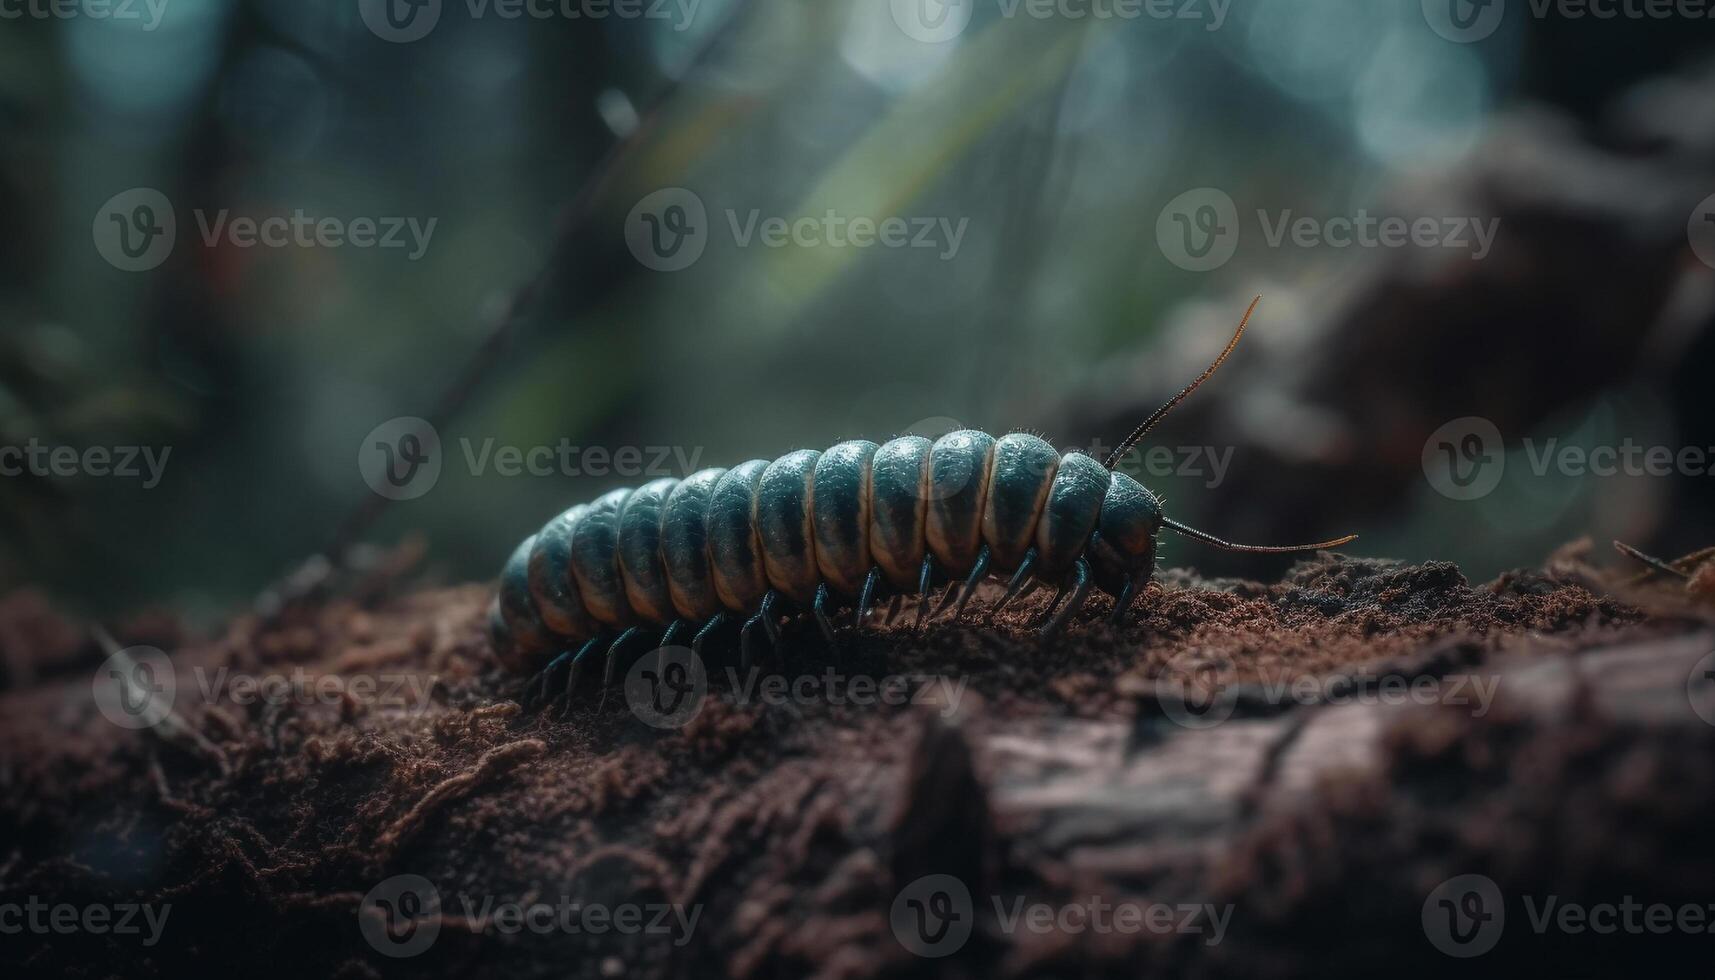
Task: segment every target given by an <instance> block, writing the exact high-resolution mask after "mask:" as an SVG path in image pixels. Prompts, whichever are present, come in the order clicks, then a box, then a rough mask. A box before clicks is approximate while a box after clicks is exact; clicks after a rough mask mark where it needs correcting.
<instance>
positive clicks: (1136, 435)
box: [1102, 296, 1262, 470]
mask: <svg viewBox="0 0 1715 980" xmlns="http://www.w3.org/2000/svg"><path fill="white" fill-rule="evenodd" d="M1260 302H1262V297H1261V296H1258V297H1257V298H1255V299H1253V300H1251V305H1250V308H1249V309H1246V310H1245V315H1244V316H1243V317H1242V318H1240V320H1239V328H1238V329H1237V330H1235V331H1233V339H1232V340H1229V341H1227V346H1226V348H1225V349H1224V350H1222V351H1221V356H1219V357H1217V358H1215V363H1213V364H1211V365H1209V368H1208V370H1206V371H1204V372H1203V373H1202V374H1199V375H1198V376H1197V380H1195V381H1193V382H1191V383H1190V384H1188V385H1186V386H1185V387H1184V388H1182V389H1180V391H1179V394H1177V395H1174V396H1173V397H1172V398H1169V399H1168V400H1167V404H1165V405H1163V406H1161V407H1160V408H1158V409H1156V410H1155V411H1154V412H1153V413H1151V414H1150V416H1149V418H1146V419H1144V420H1143V424H1142V425H1139V426H1138V427H1137V428H1135V429H1133V430H1131V435H1128V436H1126V437H1125V439H1124V440H1123V441H1121V442H1120V444H1119V445H1118V446H1116V447H1115V448H1114V451H1113V452H1111V453H1108V458H1107V459H1104V460H1102V465H1103V466H1104V467H1106V468H1108V469H1110V470H1111V469H1113V468H1114V467H1115V466H1117V465H1119V461H1120V460H1121V459H1124V458H1125V454H1126V453H1129V452H1131V451H1132V449H1133V448H1134V447H1135V446H1136V445H1137V444H1138V443H1139V442H1142V441H1143V437H1144V436H1146V435H1149V430H1151V429H1153V428H1155V425H1156V423H1157V422H1160V421H1161V420H1162V419H1164V418H1166V417H1167V413H1168V412H1171V411H1173V408H1174V406H1176V405H1178V404H1179V403H1180V402H1182V401H1184V400H1185V399H1186V397H1187V396H1188V395H1190V394H1191V393H1192V392H1193V391H1196V390H1197V386H1198V385H1200V384H1202V383H1203V382H1205V381H1207V380H1209V377H1210V376H1211V375H1213V374H1214V373H1215V370H1216V369H1217V368H1219V367H1220V366H1221V362H1223V361H1225V360H1226V359H1227V355H1228V354H1231V353H1232V352H1233V348H1235V347H1237V346H1238V345H1239V338H1240V337H1243V336H1244V335H1245V324H1247V323H1249V322H1250V319H1251V314H1252V313H1255V312H1256V305H1257V304H1258V303H1260Z"/></svg>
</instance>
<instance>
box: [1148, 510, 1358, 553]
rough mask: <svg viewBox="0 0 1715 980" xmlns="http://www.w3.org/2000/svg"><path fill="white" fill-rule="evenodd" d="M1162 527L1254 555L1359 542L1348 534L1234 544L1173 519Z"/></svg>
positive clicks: (1320, 548)
mask: <svg viewBox="0 0 1715 980" xmlns="http://www.w3.org/2000/svg"><path fill="white" fill-rule="evenodd" d="M1161 523H1162V526H1164V527H1168V528H1172V529H1173V530H1175V531H1178V532H1179V533H1180V534H1183V535H1185V536H1186V537H1188V538H1196V539H1197V540H1198V541H1201V542H1203V543H1204V544H1212V545H1214V546H1215V547H1217V548H1220V549H1222V550H1223V551H1245V552H1249V553H1251V554H1253V555H1285V554H1290V553H1292V552H1295V551H1321V550H1323V549H1325V548H1338V547H1339V546H1341V545H1343V544H1348V543H1350V542H1352V541H1356V540H1358V536H1357V535H1356V534H1348V535H1346V536H1345V537H1343V538H1333V539H1331V540H1328V541H1318V542H1316V543H1315V544H1234V543H1232V542H1231V541H1222V540H1221V539H1220V538H1217V537H1215V536H1214V535H1213V534H1210V533H1209V532H1207V531H1199V530H1197V529H1196V528H1194V527H1191V526H1189V525H1186V524H1181V523H1179V522H1178V521H1176V520H1174V519H1172V518H1171V517H1164V518H1162V519H1161Z"/></svg>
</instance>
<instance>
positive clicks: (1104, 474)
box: [489, 297, 1357, 694]
mask: <svg viewBox="0 0 1715 980" xmlns="http://www.w3.org/2000/svg"><path fill="white" fill-rule="evenodd" d="M1260 300H1261V297H1257V298H1256V299H1254V300H1252V301H1251V304H1250V307H1249V308H1248V309H1246V311H1245V314H1244V316H1243V317H1242V318H1240V320H1239V325H1238V328H1237V329H1236V330H1235V331H1234V332H1233V336H1232V339H1231V340H1229V341H1228V342H1227V345H1226V347H1225V348H1223V349H1222V351H1221V353H1220V354H1219V355H1218V356H1217V357H1216V358H1215V360H1214V362H1213V363H1211V364H1210V365H1209V367H1208V368H1207V369H1206V370H1204V371H1203V373H1202V374H1201V375H1199V376H1198V377H1197V378H1196V379H1195V380H1193V381H1192V382H1191V383H1190V384H1188V385H1186V386H1185V387H1184V388H1182V389H1181V390H1180V391H1179V393H1178V394H1176V395H1174V396H1173V397H1172V398H1170V399H1168V400H1167V402H1166V403H1165V404H1163V405H1162V406H1161V407H1160V408H1158V409H1156V410H1155V411H1154V412H1153V413H1151V414H1150V416H1149V417H1148V418H1146V419H1144V420H1143V422H1141V423H1140V424H1139V425H1138V426H1137V427H1136V428H1134V429H1133V430H1132V431H1131V433H1130V434H1128V435H1127V436H1126V438H1125V439H1124V440H1123V441H1121V442H1120V444H1119V445H1117V446H1116V447H1115V448H1114V449H1113V451H1112V452H1110V453H1109V454H1108V455H1107V457H1106V458H1105V459H1104V460H1103V461H1101V462H1097V461H1096V459H1095V458H1094V457H1092V456H1089V455H1086V454H1084V453H1079V452H1067V453H1064V454H1062V453H1060V452H1059V451H1057V450H1056V449H1055V448H1054V447H1053V446H1051V445H1050V444H1049V443H1047V442H1046V441H1044V440H1043V439H1041V438H1039V437H1037V436H1035V435H1031V434H1029V433H1022V432H1013V433H1009V434H1006V435H1003V436H1000V437H999V438H996V437H994V436H991V435H989V434H988V433H986V432H979V431H976V430H971V429H963V430H960V431H956V432H951V433H948V434H947V435H944V436H942V437H941V438H939V439H937V440H934V441H930V440H929V439H927V438H924V437H922V436H917V435H906V436H901V437H899V438H896V439H892V440H890V441H888V442H885V443H882V444H879V445H878V444H876V443H874V442H870V441H867V440H851V441H847V442H841V443H839V444H838V445H835V446H834V447H832V448H830V449H828V450H826V451H823V452H818V451H815V450H798V451H796V452H790V453H787V454H786V455H784V456H781V457H780V458H779V459H776V460H773V461H772V462H771V461H769V460H763V459H753V460H749V461H747V462H744V463H740V464H739V465H737V466H734V467H732V468H731V469H705V470H701V471H699V472H697V473H693V474H691V475H690V476H688V477H686V478H684V479H683V480H674V479H660V480H654V481H652V482H650V483H646V484H644V485H642V486H640V487H635V488H624V489H618V490H613V491H611V492H609V493H607V494H604V495H603V496H601V497H599V498H597V499H596V500H595V501H593V502H591V503H587V504H578V505H576V506H574V507H572V508H571V509H569V510H567V511H566V512H564V513H562V514H560V515H559V516H557V517H555V518H554V519H553V520H551V521H549V522H548V523H547V525H546V526H544V527H543V528H542V529H541V530H540V531H538V532H537V533H535V534H533V535H531V536H530V537H528V538H525V539H524V541H523V542H522V543H520V544H519V545H518V547H517V548H516V549H515V550H514V551H513V552H512V555H511V557H510V558H509V559H508V560H507V562H506V565H505V567H504V568H503V569H502V571H501V574H500V585H499V589H498V592H497V594H496V596H495V599H494V601H493V603H492V605H491V607H490V611H489V628H490V631H491V634H492V640H493V644H494V648H495V651H496V654H497V656H498V657H499V659H500V661H501V663H502V664H503V665H504V666H505V667H507V668H508V669H509V670H512V671H514V672H517V673H537V676H539V677H540V678H541V680H542V690H543V693H544V694H546V693H547V691H548V690H549V685H550V682H551V679H552V678H553V677H554V676H556V673H557V671H559V670H560V669H562V668H568V676H567V680H566V684H565V690H566V692H568V693H570V692H571V691H572V690H574V689H575V688H576V686H577V684H578V680H579V677H580V676H581V675H582V673H583V671H584V669H585V667H586V665H587V664H589V663H590V662H591V659H592V658H593V657H596V656H597V655H598V654H602V653H603V652H604V651H605V653H604V659H605V667H606V669H605V677H604V681H603V683H604V685H607V684H611V683H612V680H613V674H614V664H615V663H616V662H617V659H618V657H619V655H620V652H621V650H622V649H623V648H625V647H626V645H627V644H629V643H632V642H634V641H635V640H637V639H638V638H639V637H641V636H645V635H648V634H655V633H658V634H659V635H658V640H657V643H656V645H657V646H667V645H670V644H672V643H673V642H674V640H675V639H677V638H678V637H680V636H682V635H683V634H684V632H685V631H686V630H690V629H692V628H693V627H695V630H694V633H693V638H692V640H691V649H692V651H693V652H694V653H695V654H696V655H697V656H699V657H700V656H701V654H702V649H703V644H704V641H705V640H706V639H707V637H709V636H710V635H711V633H713V632H714V631H715V630H716V629H718V628H719V627H721V626H722V624H724V623H726V622H727V621H728V620H729V619H731V618H733V617H742V618H743V625H742V626H741V628H740V630H739V641H740V649H741V655H742V657H743V662H744V664H745V666H746V668H747V669H748V667H749V665H750V664H751V663H752V662H753V661H754V658H755V654H754V647H755V634H756V633H757V631H758V630H761V631H762V632H763V633H764V634H766V636H767V638H768V640H769V642H770V644H771V645H773V646H774V647H775V648H776V649H777V648H778V646H779V640H780V620H781V619H782V618H783V616H785V615H787V614H801V613H802V612H803V611H805V610H808V611H809V612H810V613H811V614H812V615H814V617H815V620H816V622H817V624H818V625H819V627H820V629H821V631H822V633H823V634H824V635H825V637H826V638H827V640H828V642H829V643H830V644H834V643H835V627H834V621H833V619H832V617H831V615H830V607H833V608H835V609H837V608H838V607H837V606H835V605H834V604H835V603H836V602H845V603H847V604H849V605H851V607H852V609H853V626H854V628H862V626H863V624H864V622H865V620H866V619H867V617H868V614H869V612H870V610H871V609H872V608H873V607H874V604H875V602H876V600H877V599H878V598H882V597H886V596H916V597H918V603H919V604H918V610H917V616H918V622H919V623H921V622H924V621H925V620H926V619H927V618H929V617H932V616H936V615H939V614H941V613H942V611H943V610H945V608H946V607H947V605H948V604H949V603H951V604H952V605H953V610H954V611H953V619H954V621H959V620H961V619H962V618H963V617H964V614H965V608H966V604H967V603H968V602H969V600H970V598H971V596H972V594H973V593H974V592H975V591H976V588H977V586H978V585H979V584H980V583H981V582H982V581H983V580H984V579H986V578H987V577H988V576H990V575H1001V576H1010V578H1009V581H1008V583H1007V586H1006V591H1005V592H1004V594H1003V595H1002V596H1001V598H1000V599H999V601H998V602H996V603H995V604H994V605H993V606H992V607H991V608H990V609H989V612H988V616H987V622H988V623H989V624H993V622H994V618H995V616H996V615H998V614H999V612H1000V611H1001V610H1003V609H1005V608H1006V607H1007V606H1008V605H1009V604H1011V603H1012V602H1013V601H1014V600H1015V599H1016V598H1018V596H1019V595H1020V593H1021V592H1024V591H1025V590H1027V589H1034V588H1037V587H1042V586H1052V587H1054V588H1055V589H1056V592H1055V594H1054V598H1053V601H1052V602H1050V603H1049V605H1048V608H1047V610H1046V611H1045V612H1044V613H1043V614H1042V617H1041V619H1040V621H1039V625H1038V629H1039V631H1040V633H1041V635H1042V636H1043V637H1045V638H1046V637H1051V636H1053V635H1055V634H1056V633H1057V632H1058V631H1059V630H1060V629H1061V628H1062V627H1063V626H1064V625H1065V623H1066V622H1068V621H1069V620H1070V619H1072V618H1073V617H1074V616H1076V615H1077V613H1078V612H1079V610H1081V609H1082V608H1083V606H1084V604H1085V601H1086V600H1087V599H1088V597H1089V593H1090V589H1091V588H1092V587H1094V588H1099V589H1101V590H1102V591H1103V592H1105V593H1107V594H1108V595H1110V596H1113V597H1114V608H1113V613H1112V621H1113V622H1114V623H1119V622H1122V621H1123V619H1124V617H1125V615H1126V612H1127V610H1128V609H1129V608H1130V606H1131V604H1132V602H1133V601H1134V600H1135V599H1136V597H1137V596H1138V595H1139V594H1140V593H1141V592H1142V590H1143V586H1144V585H1145V584H1147V583H1148V582H1149V580H1150V578H1151V576H1152V575H1153V574H1154V571H1155V562H1156V538H1157V536H1158V535H1159V534H1160V532H1161V530H1162V529H1163V528H1166V529H1168V530H1171V531H1174V532H1176V533H1178V534H1181V535H1184V536H1186V537H1189V538H1192V539H1195V540H1197V541H1202V542H1204V543H1205V544H1209V545H1212V546H1214V547H1217V548H1222V549H1225V550H1228V551H1241V552H1253V553H1270V554H1284V553H1291V552H1301V551H1313V550H1318V549H1325V548H1336V547H1339V546H1340V545H1343V544H1346V543H1348V542H1350V541H1352V540H1354V539H1355V538H1356V537H1357V536H1356V535H1346V536H1344V537H1340V538H1334V539H1332V540H1328V541H1319V542H1316V543H1315V544H1303V545H1247V544H1234V543H1232V542H1230V541H1224V540H1222V539H1220V538H1217V537H1215V536H1214V535H1212V534H1209V533H1207V532H1204V531H1199V530H1197V529H1196V528H1193V527H1189V526H1187V525H1185V524H1182V523H1179V522H1178V521H1175V520H1173V519H1172V518H1169V517H1167V516H1166V515H1165V514H1164V513H1163V512H1162V508H1161V501H1160V499H1159V498H1158V497H1157V496H1156V495H1155V494H1154V493H1152V492H1151V491H1150V490H1148V489H1147V488H1146V487H1144V486H1143V485H1142V484H1141V483H1139V482H1138V481H1137V480H1135V479H1133V478H1132V477H1130V476H1128V475H1126V474H1125V473H1122V472H1120V471H1119V470H1118V469H1116V467H1117V466H1118V464H1119V462H1120V460H1122V459H1123V458H1124V457H1125V455H1126V454H1127V453H1129V452H1130V451H1131V450H1132V448H1134V447H1135V446H1136V445H1137V444H1138V443H1139V442H1140V441H1141V440H1142V439H1143V438H1144V437H1145V436H1146V435H1148V434H1149V432H1150V430H1152V429H1153V428H1154V427H1155V426H1156V424H1157V423H1159V422H1160V421H1161V420H1162V419H1163V418H1165V417H1166V416H1167V414H1168V413H1169V412H1171V411H1172V410H1173V408H1174V407H1175V406H1177V405H1178V404H1179V403H1180V402H1182V401H1184V400H1185V398H1186V397H1187V396H1189V395H1190V394H1191V393H1192V392H1193V391H1195V390H1197V388H1198V386H1199V385H1201V384H1202V383H1203V382H1205V381H1207V380H1208V379H1209V378H1210V377H1211V376H1212V375H1213V374H1214V373H1215V372H1216V370H1218V369H1219V368H1220V366H1221V364H1222V363H1223V362H1225V361H1226V359H1227V357H1228V356H1229V355H1231V354H1232V352H1233V349H1234V348H1236V347H1237V346H1238V343H1239V339H1240V338H1241V337H1243V336H1244V332H1245V326H1246V324H1248V323H1249V322H1250V318H1251V314H1252V313H1254V312H1255V311H1256V307H1257V303H1258V302H1259V301H1260ZM947 579H951V580H952V582H953V587H952V588H946V587H945V586H943V589H944V592H945V594H944V596H943V598H942V600H941V603H940V604H939V605H938V606H937V607H936V608H935V610H934V611H933V612H932V613H931V612H930V610H929V603H930V596H931V590H932V589H935V587H936V584H937V582H944V581H946V580H947Z"/></svg>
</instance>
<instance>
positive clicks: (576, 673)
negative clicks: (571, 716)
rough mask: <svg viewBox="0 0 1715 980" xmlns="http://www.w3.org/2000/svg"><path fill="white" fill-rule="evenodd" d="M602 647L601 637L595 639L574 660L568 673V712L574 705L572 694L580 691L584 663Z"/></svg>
mask: <svg viewBox="0 0 1715 980" xmlns="http://www.w3.org/2000/svg"><path fill="white" fill-rule="evenodd" d="M600 646H601V637H599V636H598V637H594V638H592V639H591V640H590V641H589V642H588V643H585V644H584V648H583V649H582V650H579V651H578V655H577V656H575V657H573V658H572V669H571V670H569V671H567V672H566V708H567V709H568V710H570V708H571V705H572V692H573V691H575V690H577V689H578V678H580V677H582V676H583V675H584V663H585V661H587V660H589V658H590V657H591V656H593V655H594V654H595V652H596V650H597V649H599V648H600Z"/></svg>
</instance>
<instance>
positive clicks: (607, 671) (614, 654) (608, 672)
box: [596, 626, 641, 711]
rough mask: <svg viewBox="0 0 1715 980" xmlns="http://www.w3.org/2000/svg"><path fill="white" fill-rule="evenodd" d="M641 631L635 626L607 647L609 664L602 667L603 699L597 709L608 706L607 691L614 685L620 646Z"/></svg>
mask: <svg viewBox="0 0 1715 980" xmlns="http://www.w3.org/2000/svg"><path fill="white" fill-rule="evenodd" d="M639 632H641V630H640V629H639V628H638V627H636V626H633V627H631V628H630V629H628V630H626V631H625V632H623V633H621V634H619V639H617V640H614V641H613V645H612V646H610V647H608V648H607V666H606V667H604V668H602V672H601V701H600V702H599V703H598V704H597V705H596V710H597V711H600V710H601V709H603V708H605V707H607V692H608V690H609V689H610V688H612V687H613V675H614V669H615V667H616V665H618V663H619V648H620V647H623V646H624V645H625V644H626V643H627V642H628V641H629V640H630V639H631V638H632V637H634V636H636V635H637V634H638V633H639Z"/></svg>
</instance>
